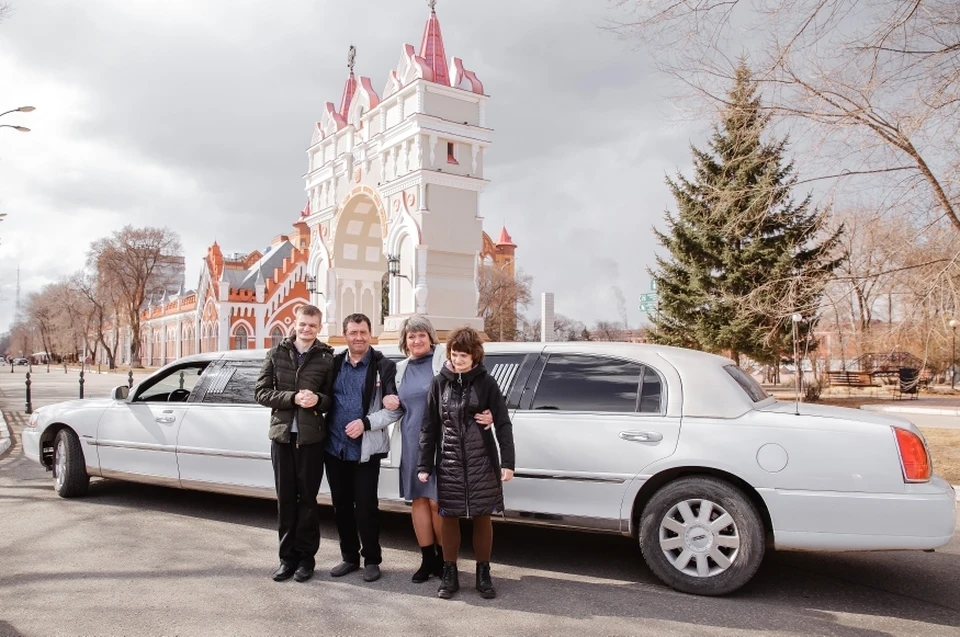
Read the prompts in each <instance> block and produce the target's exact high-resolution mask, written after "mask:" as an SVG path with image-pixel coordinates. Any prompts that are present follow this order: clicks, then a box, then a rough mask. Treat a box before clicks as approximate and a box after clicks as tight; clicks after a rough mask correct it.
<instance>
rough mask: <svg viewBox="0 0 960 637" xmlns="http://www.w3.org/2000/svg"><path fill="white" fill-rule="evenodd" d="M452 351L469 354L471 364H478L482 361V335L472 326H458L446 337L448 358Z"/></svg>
mask: <svg viewBox="0 0 960 637" xmlns="http://www.w3.org/2000/svg"><path fill="white" fill-rule="evenodd" d="M453 351H457V352H463V353H464V354H470V356H471V357H473V364H474V365H478V364H480V363H482V362H483V337H481V336H480V332H478V331H477V330H475V329H473V328H472V327H458V328H457V329H455V330H453V331H452V332H450V336H448V337H447V358H448V359H449V358H450V352H453Z"/></svg>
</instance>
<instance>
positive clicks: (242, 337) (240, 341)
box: [233, 325, 247, 349]
mask: <svg viewBox="0 0 960 637" xmlns="http://www.w3.org/2000/svg"><path fill="white" fill-rule="evenodd" d="M235 334H236V336H234V343H233V349H247V328H245V327H244V326H242V325H241V326H240V327H238V328H237V331H236V332H235Z"/></svg>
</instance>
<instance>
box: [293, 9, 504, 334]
mask: <svg viewBox="0 0 960 637" xmlns="http://www.w3.org/2000/svg"><path fill="white" fill-rule="evenodd" d="M354 54H355V52H354V49H353V47H351V49H350V55H349V58H348V61H349V64H348V66H349V68H350V73H349V77H348V78H347V81H346V85H345V86H344V90H343V97H342V99H341V101H340V107H339V109H338V108H336V106H335V105H334V104H333V103H330V102H328V103H327V104H326V105H325V108H324V114H323V117H322V119H321V121H320V122H318V123H317V126H316V129H315V131H314V134H313V139H312V142H311V145H310V148H309V149H308V150H307V156H308V170H307V174H306V191H307V195H308V197H307V206H306V208H305V209H304V212H303V217H304V218H303V221H305V222H306V223H307V225H308V226H309V228H310V236H311V243H310V261H309V264H308V275H309V276H311V277H314V278H315V281H316V284H315V291H314V292H312V293H311V300H312V301H313V302H314V303H315V304H317V305H319V306H320V307H321V308H325V312H324V326H323V332H322V336H324V337H325V338H328V339H335V338H336V337H337V336H338V335H339V334H340V333H341V327H340V325H341V321H342V319H343V317H345V316H347V315H348V314H350V313H352V312H363V313H365V314H367V315H368V316H370V317H371V318H372V319H373V320H374V322H375V325H374V332H375V334H377V335H379V336H380V340H381V342H385V341H394V340H396V337H397V333H398V331H399V328H400V323H401V321H402V320H403V319H404V318H405V317H406V316H408V315H410V314H412V313H415V312H417V313H422V314H426V315H427V316H429V317H430V320H431V321H432V322H433V324H434V326H435V327H436V328H437V329H438V330H439V331H441V332H445V331H447V330H450V329H453V328H455V327H459V326H462V325H471V326H473V327H475V328H477V329H482V328H483V321H482V319H480V318H478V317H477V288H476V276H477V263H478V258H477V257H478V254H479V253H480V252H481V250H482V223H481V217H480V216H479V210H478V199H479V196H480V193H481V192H483V190H484V188H485V187H486V185H487V183H488V182H487V181H486V180H485V179H484V178H483V161H484V154H485V152H486V149H487V148H489V146H490V143H491V141H492V133H493V131H492V130H490V129H489V128H487V127H486V123H485V113H484V110H485V105H486V101H487V99H488V98H487V96H486V95H485V94H484V93H483V84H481V83H480V81H479V80H478V79H477V77H476V75H475V74H474V73H472V72H471V71H468V70H466V69H465V68H464V66H463V62H462V61H461V60H460V59H459V58H456V57H454V58H452V59H451V60H450V64H449V66H448V63H447V59H446V53H445V51H444V45H443V38H442V36H441V33H440V23H439V21H438V19H437V15H436V12H435V11H434V10H433V9H432V8H431V12H430V16H429V18H428V20H427V24H426V27H425V29H424V34H423V39H422V42H421V45H420V50H419V52H417V51H416V50H415V49H414V47H413V46H411V45H409V44H407V45H404V46H403V51H402V54H401V57H400V62H399V64H398V66H397V68H396V70H393V71H391V72H390V74H389V77H388V79H387V86H386V88H385V89H384V91H383V97H382V98H381V97H380V96H379V95H378V94H377V93H376V92H375V91H374V90H373V88H372V85H371V82H370V79H369V78H367V77H362V76H361V77H359V78H357V77H356V76H355V75H354V72H353V67H354ZM391 262H392V263H391ZM388 271H393V272H395V274H393V275H390V277H389V285H388V289H389V295H388V298H387V299H386V303H387V308H386V315H387V316H386V319H385V320H384V322H383V324H382V325H381V324H379V323H380V317H381V308H382V304H383V300H382V299H383V297H384V290H383V281H384V280H385V274H386V273H387V272H388Z"/></svg>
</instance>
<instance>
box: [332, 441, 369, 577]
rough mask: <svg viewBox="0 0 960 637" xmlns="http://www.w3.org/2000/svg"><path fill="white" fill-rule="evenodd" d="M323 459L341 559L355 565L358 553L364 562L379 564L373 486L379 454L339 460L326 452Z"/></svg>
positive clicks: (358, 559) (358, 561)
mask: <svg viewBox="0 0 960 637" xmlns="http://www.w3.org/2000/svg"><path fill="white" fill-rule="evenodd" d="M324 458H325V460H326V465H327V482H328V483H329V484H330V498H331V499H332V500H333V512H334V516H335V517H336V519H337V533H339V534H340V555H341V556H342V557H343V561H345V562H351V563H353V564H359V563H360V556H361V555H362V556H363V563H364V564H379V563H380V562H382V561H383V556H382V554H381V551H380V501H379V499H378V497H377V485H378V483H379V482H380V460H381V459H382V458H383V456H382V455H376V456H374V457H372V458H370V460H369V461H368V462H354V461H351V460H341V459H340V458H337V457H336V456H333V455H330V454H329V453H325V454H324ZM358 531H359V538H358ZM361 546H362V549H361Z"/></svg>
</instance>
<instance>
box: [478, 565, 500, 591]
mask: <svg viewBox="0 0 960 637" xmlns="http://www.w3.org/2000/svg"><path fill="white" fill-rule="evenodd" d="M477 590H478V591H480V597H482V598H484V599H493V598H494V597H496V596H497V591H496V589H495V588H494V587H493V581H492V580H491V579H490V562H477Z"/></svg>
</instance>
